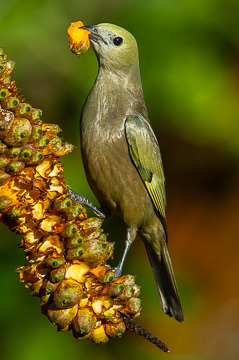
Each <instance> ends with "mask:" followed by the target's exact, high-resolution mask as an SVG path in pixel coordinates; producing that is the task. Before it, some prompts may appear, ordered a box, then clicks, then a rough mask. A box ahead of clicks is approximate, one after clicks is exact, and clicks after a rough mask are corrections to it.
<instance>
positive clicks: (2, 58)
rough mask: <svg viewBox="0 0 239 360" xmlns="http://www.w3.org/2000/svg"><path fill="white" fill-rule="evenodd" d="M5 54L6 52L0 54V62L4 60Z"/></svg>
mask: <svg viewBox="0 0 239 360" xmlns="http://www.w3.org/2000/svg"><path fill="white" fill-rule="evenodd" d="M6 60H7V55H6V54H0V62H3V61H6Z"/></svg>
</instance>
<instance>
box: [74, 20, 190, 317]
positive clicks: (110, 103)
mask: <svg viewBox="0 0 239 360" xmlns="http://www.w3.org/2000/svg"><path fill="white" fill-rule="evenodd" d="M82 28H83V29H86V30H88V31H90V35H89V39H90V44H91V46H92V47H93V50H94V52H95V54H96V57H97V60H98V74H97V76H96V79H95V82H94V84H93V87H92V88H91V90H90V92H89V95H88V96H87V99H86V101H85V104H84V106H83V109H82V112H81V119H80V143H81V154H82V160H83V165H84V170H85V174H86V177H87V180H88V183H89V185H90V187H91V189H92V191H93V192H94V194H95V196H96V198H97V199H98V201H99V203H100V205H101V209H103V210H104V211H105V212H106V213H107V212H108V213H111V212H114V213H116V214H117V215H119V216H120V217H121V218H123V220H124V222H125V224H126V241H125V249H124V253H123V256H122V259H121V261H120V263H119V265H118V266H117V268H116V275H117V276H120V275H121V273H122V268H123V264H124V261H125V258H126V255H127V253H128V250H129V248H130V245H131V244H132V243H133V241H134V240H135V238H136V236H137V235H139V237H140V238H141V239H142V240H143V242H144V245H145V248H146V251H147V254H148V257H149V260H150V264H151V267H152V269H153V273H154V277H155V281H156V284H157V290H158V293H159V299H160V305H161V308H162V310H163V311H164V312H165V313H166V314H168V315H169V316H171V317H174V318H175V319H176V320H178V321H179V322H181V321H183V319H184V316H183V311H182V306H181V303H180V299H179V293H178V287H177V283H176V280H175V276H174V272H173V267H172V263H171V259H170V255H169V251H168V246H167V244H168V240H167V227H166V214H165V212H166V195H165V177H164V171H163V165H162V159H161V154H160V148H159V144H158V141H157V138H156V136H155V134H154V132H153V129H152V127H151V124H150V120H149V117H148V112H147V109H146V105H145V100H144V95H143V89H142V83H141V75H140V68H139V51H138V46H137V42H136V40H135V38H134V36H133V35H132V34H131V33H130V32H128V31H127V30H125V29H124V28H122V27H119V26H117V25H114V24H109V23H101V24H98V25H93V26H82Z"/></svg>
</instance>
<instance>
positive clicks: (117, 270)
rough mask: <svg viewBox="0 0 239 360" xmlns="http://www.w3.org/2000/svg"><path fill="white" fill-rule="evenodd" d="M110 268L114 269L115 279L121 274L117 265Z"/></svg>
mask: <svg viewBox="0 0 239 360" xmlns="http://www.w3.org/2000/svg"><path fill="white" fill-rule="evenodd" d="M112 270H113V271H114V274H115V280H117V279H118V278H119V277H120V276H121V274H122V269H121V267H120V266H117V267H116V268H114V269H112Z"/></svg>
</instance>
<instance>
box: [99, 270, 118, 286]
mask: <svg viewBox="0 0 239 360" xmlns="http://www.w3.org/2000/svg"><path fill="white" fill-rule="evenodd" d="M114 279H115V273H114V272H113V271H112V270H109V271H107V273H106V274H105V275H104V276H101V278H100V279H99V280H100V281H101V282H102V283H109V282H112V281H114Z"/></svg>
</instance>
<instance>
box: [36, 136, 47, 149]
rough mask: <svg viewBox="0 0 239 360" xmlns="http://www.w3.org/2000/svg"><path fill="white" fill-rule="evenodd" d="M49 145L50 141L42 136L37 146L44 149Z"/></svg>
mask: <svg viewBox="0 0 239 360" xmlns="http://www.w3.org/2000/svg"><path fill="white" fill-rule="evenodd" d="M49 143H50V139H49V137H48V136H42V137H41V139H40V140H39V141H38V143H37V145H38V146H40V147H42V148H45V147H46V146H47V145H48V144H49Z"/></svg>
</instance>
